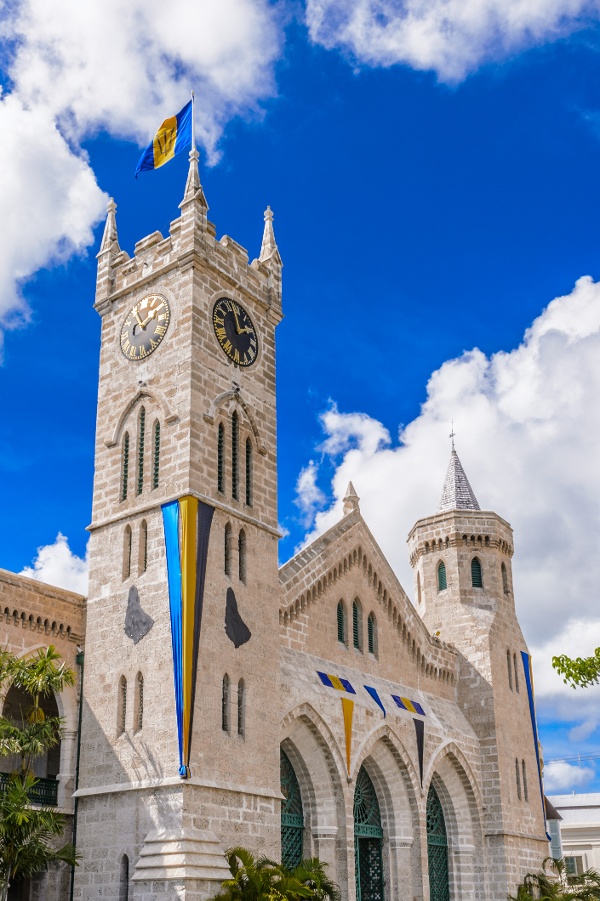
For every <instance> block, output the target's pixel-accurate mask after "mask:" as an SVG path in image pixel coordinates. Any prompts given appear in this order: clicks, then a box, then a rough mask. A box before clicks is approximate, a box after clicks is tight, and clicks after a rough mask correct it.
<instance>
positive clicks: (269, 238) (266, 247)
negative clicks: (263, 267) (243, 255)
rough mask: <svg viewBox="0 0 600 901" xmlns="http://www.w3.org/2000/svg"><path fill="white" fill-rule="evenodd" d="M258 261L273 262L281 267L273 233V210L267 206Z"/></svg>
mask: <svg viewBox="0 0 600 901" xmlns="http://www.w3.org/2000/svg"><path fill="white" fill-rule="evenodd" d="M259 260H260V262H261V263H266V262H267V261H271V260H272V261H275V262H277V263H279V264H280V265H281V257H280V255H279V250H278V249H277V242H276V240H275V232H274V231H273V210H272V209H271V207H270V206H268V207H267V208H266V210H265V230H264V232H263V239H262V246H261V248H260V256H259Z"/></svg>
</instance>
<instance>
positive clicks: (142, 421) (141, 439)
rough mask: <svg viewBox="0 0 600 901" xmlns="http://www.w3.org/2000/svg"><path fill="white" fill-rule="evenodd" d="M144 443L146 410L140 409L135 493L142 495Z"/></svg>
mask: <svg viewBox="0 0 600 901" xmlns="http://www.w3.org/2000/svg"><path fill="white" fill-rule="evenodd" d="M145 441H146V409H145V407H141V408H140V420H139V423H138V470H137V493H138V494H141V493H142V488H143V487H144V444H145Z"/></svg>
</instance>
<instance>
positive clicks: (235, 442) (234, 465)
mask: <svg viewBox="0 0 600 901" xmlns="http://www.w3.org/2000/svg"><path fill="white" fill-rule="evenodd" d="M239 440H240V424H239V419H238V415H237V413H236V412H234V413H233V416H232V417H231V496H232V497H233V498H234V499H235V500H236V501H237V499H238V494H239V472H238V450H239Z"/></svg>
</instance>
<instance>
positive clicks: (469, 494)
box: [436, 444, 481, 513]
mask: <svg viewBox="0 0 600 901" xmlns="http://www.w3.org/2000/svg"><path fill="white" fill-rule="evenodd" d="M480 509H481V507H480V506H479V504H478V503H477V498H476V497H475V494H474V492H473V489H472V488H471V485H470V484H469V480H468V478H467V476H466V474H465V471H464V469H463V468H462V463H461V462H460V460H459V459H458V454H457V453H456V451H455V449H454V444H453V445H452V453H451V454H450V463H449V464H448V471H447V473H446V481H445V482H444V488H443V490H442V497H441V499H440V503H439V505H438V508H437V510H436V513H446V512H447V511H448V510H480Z"/></svg>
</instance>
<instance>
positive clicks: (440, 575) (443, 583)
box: [437, 560, 448, 591]
mask: <svg viewBox="0 0 600 901" xmlns="http://www.w3.org/2000/svg"><path fill="white" fill-rule="evenodd" d="M437 583H438V591H444V590H445V589H446V588H447V587H448V582H447V579H446V564H445V563H444V561H443V560H440V562H439V564H438V568H437Z"/></svg>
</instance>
